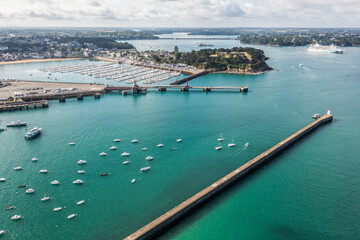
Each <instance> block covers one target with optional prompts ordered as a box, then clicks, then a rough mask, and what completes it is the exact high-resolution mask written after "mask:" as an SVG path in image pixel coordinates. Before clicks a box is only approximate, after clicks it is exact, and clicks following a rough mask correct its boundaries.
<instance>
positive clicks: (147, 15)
mask: <svg viewBox="0 0 360 240" xmlns="http://www.w3.org/2000/svg"><path fill="white" fill-rule="evenodd" d="M20 2H21V3H20ZM0 6H1V8H0V19H1V21H0V26H70V27H71V26H86V27H97V26H99V27H252V26H253V27H256V26H263V27H277V26H278V27H281V26H283V27H291V26H294V27H302V26H303V27H332V26H333V27H341V26H344V27H360V26H359V25H360V1H359V0H317V1H313V0H121V1H118V0H101V1H100V0H76V1H74V0H56V1H53V0H22V1H14V0H0Z"/></svg>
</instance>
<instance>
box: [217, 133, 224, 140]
mask: <svg viewBox="0 0 360 240" xmlns="http://www.w3.org/2000/svg"><path fill="white" fill-rule="evenodd" d="M217 140H218V142H222V141H224V137H223V135H222V133H221V134H220V137H219V138H218V139H217Z"/></svg>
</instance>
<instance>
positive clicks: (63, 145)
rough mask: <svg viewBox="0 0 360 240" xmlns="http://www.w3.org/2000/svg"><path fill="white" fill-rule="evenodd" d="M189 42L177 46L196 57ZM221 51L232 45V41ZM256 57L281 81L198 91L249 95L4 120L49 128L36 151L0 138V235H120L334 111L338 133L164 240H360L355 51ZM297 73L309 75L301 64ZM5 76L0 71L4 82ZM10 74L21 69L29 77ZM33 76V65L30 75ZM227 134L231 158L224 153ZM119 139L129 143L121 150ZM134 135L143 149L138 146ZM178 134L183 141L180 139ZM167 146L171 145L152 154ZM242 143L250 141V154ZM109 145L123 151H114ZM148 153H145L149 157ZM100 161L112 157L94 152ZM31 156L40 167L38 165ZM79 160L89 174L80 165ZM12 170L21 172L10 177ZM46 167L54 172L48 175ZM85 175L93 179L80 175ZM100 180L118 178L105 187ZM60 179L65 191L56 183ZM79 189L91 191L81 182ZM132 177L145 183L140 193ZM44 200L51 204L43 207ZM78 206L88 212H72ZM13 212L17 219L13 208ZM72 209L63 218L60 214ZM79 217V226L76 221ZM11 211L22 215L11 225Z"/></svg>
mask: <svg viewBox="0 0 360 240" xmlns="http://www.w3.org/2000/svg"><path fill="white" fill-rule="evenodd" d="M159 41H164V40H159ZM192 41H193V40H183V41H181V42H180V41H178V40H174V42H173V43H175V42H176V44H177V45H179V46H180V48H181V46H184V48H185V47H187V49H191V48H192V47H193V43H192ZM212 41H213V40H212ZM217 41H221V40H217ZM202 42H204V43H207V42H206V41H202ZM152 43H154V45H156V44H158V42H156V41H155V42H153V41H135V45H136V44H138V46H137V47H139V46H141V45H143V46H147V45H150V44H152ZM218 43H219V44H221V45H224V46H236V42H234V41H221V42H218ZM132 44H134V43H133V42H132ZM167 44H168V46H169V47H170V45H174V44H172V43H167ZM215 45H216V43H215ZM163 47H164V48H167V45H166V46H165V45H164V46H163ZM214 47H216V46H214ZM259 47H260V46H259ZM260 48H262V49H264V51H265V54H266V55H267V56H269V57H271V60H270V61H269V63H268V64H269V65H270V66H272V67H273V68H275V69H278V70H279V71H272V72H268V73H265V74H261V75H251V76H250V75H246V76H245V75H233V74H211V75H206V76H203V77H201V78H198V79H196V80H193V81H191V82H190V84H191V85H193V86H248V87H249V92H248V93H245V94H244V93H237V92H232V93H229V92H227V93H225V92H211V93H203V92H188V93H182V92H178V91H168V92H161V93H160V92H149V93H148V94H146V95H137V96H122V95H119V94H116V93H114V94H108V95H104V96H102V97H101V98H100V99H94V98H93V97H85V98H84V101H77V100H76V99H67V100H66V102H65V103H59V102H58V101H51V102H50V106H49V108H47V109H37V110H29V111H18V112H11V113H1V114H0V127H3V126H4V125H6V123H8V122H10V121H14V120H17V119H20V120H23V121H27V122H28V123H29V124H30V125H29V126H28V128H30V127H33V126H38V127H42V128H43V133H42V134H41V136H40V137H39V138H36V139H33V140H29V141H26V140H25V139H24V134H25V132H26V130H25V129H24V128H13V129H8V130H7V131H5V132H0V147H1V151H0V164H1V168H0V177H5V178H6V179H7V181H6V182H1V183H0V206H1V207H2V210H1V209H0V211H1V214H0V229H3V230H6V231H7V233H6V234H5V235H4V236H2V239H20V240H22V239H39V240H43V239H91V240H92V239H110V240H111V239H122V238H124V237H126V236H127V235H129V234H131V233H132V232H134V231H136V230H137V229H139V228H140V227H142V226H144V225H145V224H147V223H148V222H150V221H152V220H154V219H155V218H157V217H158V216H160V215H162V214H163V213H165V212H166V211H168V210H170V209H171V208H173V207H175V206H176V205H177V204H179V203H181V202H183V201H184V200H186V199H187V198H189V197H191V196H192V195H193V194H195V193H197V192H198V191H200V190H202V189H203V188H205V187H207V186H208V185H210V184H212V183H213V182H214V181H216V180H218V179H219V178H221V177H223V176H224V175H226V174H227V173H229V172H230V171H232V170H234V169H235V168H237V167H239V166H240V165H242V164H243V163H245V162H247V161H249V160H250V159H251V158H253V157H255V156H257V155H258V154H260V153H262V152H263V151H265V150H266V149H268V148H269V147H271V146H273V145H274V144H276V143H278V142H279V141H281V140H283V139H284V138H286V137H287V136H289V135H291V134H292V133H294V132H295V131H297V130H299V129H300V128H302V127H304V126H305V125H307V124H309V123H310V122H311V121H313V120H312V119H311V116H312V115H313V114H314V113H324V112H326V110H327V109H328V108H331V110H332V113H333V114H334V120H333V122H332V123H330V124H327V125H324V126H322V127H321V128H319V129H318V130H316V131H315V132H314V133H313V134H311V135H309V136H307V137H306V138H304V139H303V140H301V141H300V142H298V143H296V144H295V145H294V146H293V147H291V148H290V149H289V150H287V151H286V152H284V153H282V154H280V155H279V156H278V157H277V158H275V159H274V160H273V161H272V162H270V163H269V164H267V165H265V166H264V167H261V168H260V169H259V170H258V171H256V172H255V173H253V174H251V175H250V176H249V177H248V178H246V179H245V180H242V181H241V182H239V184H236V185H235V186H234V187H232V188H230V189H229V190H228V191H225V192H224V193H223V194H222V195H220V196H219V197H217V198H214V199H213V200H211V201H210V202H209V203H208V204H206V205H205V206H204V207H203V208H201V209H199V210H198V211H197V212H195V213H194V214H192V215H190V216H189V217H187V218H186V219H184V221H182V222H181V223H180V224H179V225H177V226H176V227H174V228H171V229H169V230H168V231H167V233H166V234H165V235H163V236H161V237H160V238H161V239H359V238H360V230H359V228H358V225H359V224H358V222H359V218H360V204H359V198H360V164H359V160H358V159H359V157H358V155H359V154H360V148H359V145H360V138H359V134H360V127H359V122H360V108H359V104H360V94H359V92H360V82H359V79H360V71H359V62H358V59H359V57H360V49H359V48H346V49H345V52H344V54H342V55H335V54H309V53H307V52H306V51H303V49H302V48H272V47H260ZM300 63H303V64H304V66H303V67H299V66H298V65H299V64H300ZM49 64H62V63H49ZM69 64H70V62H69ZM29 66H30V65H26V69H28V68H29V69H30V68H31V67H29ZM8 67H9V66H6V67H4V66H2V67H0V76H2V75H1V74H3V73H4V71H5V70H4V69H9V68H8ZM11 67H12V68H13V69H14V72H21V71H22V69H23V68H24V66H23V65H13V66H11ZM38 68H39V65H37V64H36V67H34V70H33V71H34V74H35V75H36V71H37V70H36V69H38ZM2 71H3V72H2ZM6 71H7V74H9V71H8V70H6ZM29 71H30V70H29ZM27 75H28V73H26V75H25V74H24V75H23V77H25V76H27ZM17 76H18V77H19V78H20V79H21V77H22V76H21V75H17ZM33 76H34V75H33ZM0 78H2V77H0ZM39 78H40V79H39V80H46V78H45V79H44V78H41V77H39ZM59 78H61V76H59ZM89 81H90V80H89ZM221 133H222V134H223V136H224V138H225V141H224V143H223V144H222V145H223V147H224V148H223V150H221V151H215V149H214V147H216V146H217V145H218V142H217V141H216V140H217V138H218V137H219V136H220V134H221ZM233 137H234V139H235V143H236V144H237V146H236V147H235V148H231V149H230V148H228V147H227V144H228V143H230V142H231V141H232V139H233ZM115 138H120V139H121V142H120V143H115V142H112V140H113V139H115ZM134 138H136V139H138V140H139V142H138V143H137V144H132V143H130V141H131V140H132V139H134ZM178 138H182V139H183V142H182V143H176V139H178ZM69 142H75V143H76V145H74V146H70V145H68V143H69ZM160 142H161V143H163V144H164V145H165V146H164V147H163V148H157V147H156V145H157V144H159V143H160ZM246 142H249V143H250V145H249V147H247V148H246V147H245V146H244V144H245V143H246ZM113 145H114V146H117V147H118V149H117V150H116V151H111V150H109V148H110V147H111V146H113ZM143 147H147V148H148V151H147V152H143V151H141V150H140V149H141V148H143ZM172 147H176V149H175V150H170V149H169V148H172ZM103 151H104V152H106V153H107V156H105V157H101V156H99V153H100V152H103ZM124 151H126V152H129V153H130V154H131V155H130V157H129V158H128V159H129V160H130V161H131V163H130V164H129V165H123V164H122V161H123V160H124V158H123V157H121V153H122V152H124ZM148 155H151V156H153V157H154V160H152V161H151V162H150V165H151V170H149V171H148V172H143V173H140V168H141V167H144V166H145V157H146V156H148ZM33 157H37V158H38V159H39V160H38V162H32V161H31V158H33ZM80 159H84V160H86V161H87V164H86V165H84V166H79V165H77V164H76V162H77V161H78V160H80ZM16 166H22V167H23V170H21V171H14V170H13V168H14V167H16ZM40 169H48V170H49V171H50V172H49V173H48V174H40V173H39V170H40ZM80 169H83V170H85V171H86V174H84V175H80V174H78V173H77V170H80ZM103 172H108V173H111V174H110V175H108V176H106V177H100V173H103ZM55 179H56V180H59V181H60V182H61V185H59V186H53V185H51V184H50V182H51V181H52V180H55ZM76 179H82V180H84V181H85V184H83V185H81V186H80V185H79V186H77V185H73V184H72V181H74V180H76ZM132 179H136V182H135V183H133V184H132V183H131V180H132ZM20 184H26V185H27V188H30V187H31V188H33V189H34V190H35V193H34V194H31V195H29V194H25V190H26V189H27V188H26V189H18V188H17V186H18V185H20ZM45 195H46V196H50V197H52V199H51V200H50V201H48V202H41V201H40V198H42V197H43V196H45ZM80 200H85V201H86V202H85V203H84V204H83V205H80V206H78V205H76V202H77V201H80ZM12 205H14V206H16V209H14V210H8V211H5V210H4V208H5V207H7V206H12ZM64 206H66V208H63V209H62V211H60V212H53V211H52V209H53V208H55V207H64ZM72 213H76V214H78V216H77V217H75V218H74V219H71V220H68V219H67V218H66V217H67V216H68V215H70V214H72ZM15 214H20V215H22V216H24V218H23V219H22V220H20V221H11V220H10V217H11V216H13V215H15Z"/></svg>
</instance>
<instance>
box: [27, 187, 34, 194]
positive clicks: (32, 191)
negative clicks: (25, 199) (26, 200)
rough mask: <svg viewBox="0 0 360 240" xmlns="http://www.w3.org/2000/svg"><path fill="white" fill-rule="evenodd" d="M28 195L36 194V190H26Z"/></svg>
mask: <svg viewBox="0 0 360 240" xmlns="http://www.w3.org/2000/svg"><path fill="white" fill-rule="evenodd" d="M25 192H26V193H28V194H31V193H34V192H35V190H34V189H32V188H29V189H28V190H26V191H25Z"/></svg>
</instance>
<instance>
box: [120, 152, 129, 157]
mask: <svg viewBox="0 0 360 240" xmlns="http://www.w3.org/2000/svg"><path fill="white" fill-rule="evenodd" d="M121 156H123V157H127V156H130V153H128V152H123V153H122V154H121Z"/></svg>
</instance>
